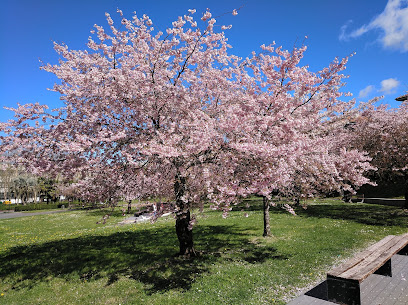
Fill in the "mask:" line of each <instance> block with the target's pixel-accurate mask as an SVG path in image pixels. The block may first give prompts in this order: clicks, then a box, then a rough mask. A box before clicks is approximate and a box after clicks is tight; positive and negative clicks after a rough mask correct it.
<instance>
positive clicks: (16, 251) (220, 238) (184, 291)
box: [0, 198, 408, 305]
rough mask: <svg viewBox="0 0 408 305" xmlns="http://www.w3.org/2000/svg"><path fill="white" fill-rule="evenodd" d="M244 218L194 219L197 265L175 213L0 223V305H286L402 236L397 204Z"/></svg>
mask: <svg viewBox="0 0 408 305" xmlns="http://www.w3.org/2000/svg"><path fill="white" fill-rule="evenodd" d="M249 201H251V203H252V207H251V208H250V209H249V210H247V212H248V217H245V215H244V213H243V212H241V211H240V209H241V208H240V207H238V208H237V209H236V210H237V211H232V212H231V214H230V216H229V217H228V218H227V219H222V217H221V214H220V213H219V212H216V211H206V213H205V214H200V213H199V212H197V213H198V224H197V225H196V226H195V227H194V238H195V246H196V249H197V250H198V251H199V253H200V255H199V256H198V257H197V258H195V259H183V258H180V257H174V254H175V253H176V252H177V250H178V241H177V237H176V234H175V229H174V224H175V221H174V219H173V218H172V217H167V218H163V219H160V220H159V221H157V222H156V223H155V224H150V223H143V224H129V225H118V223H119V222H120V221H121V220H123V217H122V216H121V213H120V211H117V212H115V213H114V214H113V215H112V216H111V217H110V218H109V219H108V221H107V222H106V224H104V225H102V224H97V222H98V221H99V220H101V218H102V216H103V215H104V214H105V211H101V210H97V211H72V212H65V213H57V214H49V215H38V216H28V217H24V218H16V219H6V220H0V304H149V305H150V304H285V303H286V302H287V301H288V300H290V299H291V298H293V297H294V296H296V295H297V294H299V293H300V292H302V291H304V290H305V289H307V288H308V287H310V288H311V286H312V285H313V284H316V283H318V282H319V281H321V280H323V279H324V277H325V273H326V272H327V271H328V270H329V269H330V268H331V266H333V265H335V264H338V263H339V262H341V261H342V260H344V259H346V258H347V257H350V256H351V255H353V253H355V252H356V251H357V250H360V249H362V248H364V247H366V246H367V245H368V244H369V243H372V242H375V241H378V240H380V239H382V238H383V237H384V236H386V235H389V234H402V233H405V232H407V231H408V229H407V228H408V213H407V212H404V210H402V209H400V208H395V207H390V206H379V205H368V204H344V203H342V202H341V201H338V200H333V199H322V200H316V201H314V202H313V201H312V202H311V204H310V205H309V207H308V209H307V210H303V209H299V210H298V211H297V212H298V216H292V215H290V214H288V213H286V212H285V211H283V210H280V209H272V211H271V232H272V234H273V236H271V237H268V238H263V237H262V228H263V226H262V210H261V200H259V199H257V198H251V199H250V200H249Z"/></svg>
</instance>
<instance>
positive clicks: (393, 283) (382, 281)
mask: <svg viewBox="0 0 408 305" xmlns="http://www.w3.org/2000/svg"><path fill="white" fill-rule="evenodd" d="M391 260H392V274H393V276H392V277H386V276H382V275H378V274H372V275H370V276H369V277H368V278H367V279H366V280H365V281H363V282H362V284H361V305H407V304H408V255H397V254H396V255H394V256H393V257H392V259H391ZM311 304H313V305H334V304H335V303H333V302H329V301H327V285H326V281H324V282H323V283H321V284H319V285H318V286H316V287H314V288H313V289H312V290H310V291H308V292H306V293H305V294H303V295H301V296H299V297H298V298H296V299H294V300H292V301H291V302H290V303H288V304H287V305H311Z"/></svg>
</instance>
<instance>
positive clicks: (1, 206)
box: [0, 203, 14, 211]
mask: <svg viewBox="0 0 408 305" xmlns="http://www.w3.org/2000/svg"><path fill="white" fill-rule="evenodd" d="M6 210H14V204H4V203H0V211H6Z"/></svg>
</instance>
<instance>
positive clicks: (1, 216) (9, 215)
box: [0, 209, 69, 220]
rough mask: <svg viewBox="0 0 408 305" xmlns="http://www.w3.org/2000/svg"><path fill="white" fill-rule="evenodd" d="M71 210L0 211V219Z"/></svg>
mask: <svg viewBox="0 0 408 305" xmlns="http://www.w3.org/2000/svg"><path fill="white" fill-rule="evenodd" d="M67 211H69V210H67V209H65V210H55V211H44V212H32V213H31V212H29V213H23V212H0V220H1V219H11V218H18V217H27V216H35V215H45V214H54V213H62V212H67Z"/></svg>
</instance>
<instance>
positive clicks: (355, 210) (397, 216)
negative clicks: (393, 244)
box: [296, 203, 408, 227]
mask: <svg viewBox="0 0 408 305" xmlns="http://www.w3.org/2000/svg"><path fill="white" fill-rule="evenodd" d="M296 213H298V215H302V216H308V217H319V218H332V219H344V220H351V221H355V222H358V223H362V224H366V225H374V226H401V227H408V213H407V212H406V211H404V210H403V209H401V208H399V207H392V206H383V205H376V204H347V203H346V204H337V205H336V204H330V205H326V204H321V205H319V204H317V205H310V206H308V207H307V209H306V210H303V209H299V210H298V211H296Z"/></svg>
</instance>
